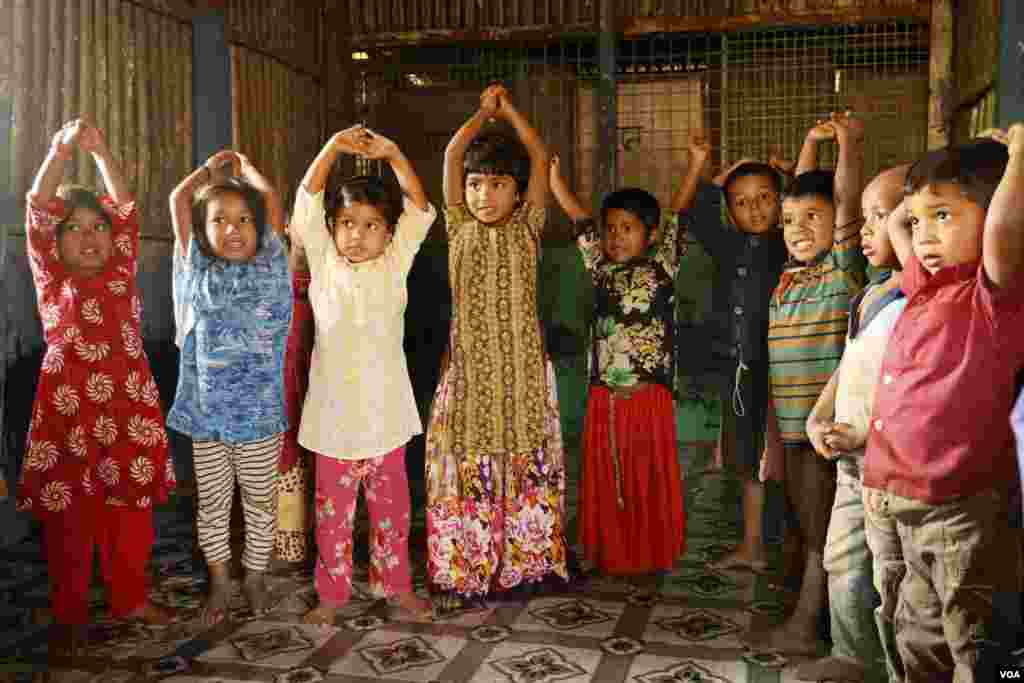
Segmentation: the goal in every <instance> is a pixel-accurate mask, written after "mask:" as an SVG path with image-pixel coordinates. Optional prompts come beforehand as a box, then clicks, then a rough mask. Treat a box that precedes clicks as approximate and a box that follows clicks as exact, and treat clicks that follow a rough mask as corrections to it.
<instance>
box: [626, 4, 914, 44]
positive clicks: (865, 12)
mask: <svg viewBox="0 0 1024 683" xmlns="http://www.w3.org/2000/svg"><path fill="white" fill-rule="evenodd" d="M931 13H932V8H931V7H930V6H929V5H928V3H927V2H917V3H914V4H913V5H908V6H905V7H890V8H885V7H865V8H853V9H849V10H843V11H839V10H836V11H833V12H814V13H805V12H790V13H770V14H766V13H762V12H757V13H750V14H744V15H741V16H732V17H623V19H622V30H623V33H624V34H625V35H626V36H627V37H629V36H639V35H644V34H647V33H726V32H729V31H742V30H744V29H755V28H757V29H761V28H772V27H785V26H829V25H842V24H867V23H877V22H882V21H894V20H908V19H909V20H914V21H922V22H926V21H928V20H929V19H930V17H931Z"/></svg>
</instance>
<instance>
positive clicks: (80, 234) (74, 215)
mask: <svg viewBox="0 0 1024 683" xmlns="http://www.w3.org/2000/svg"><path fill="white" fill-rule="evenodd" d="M57 253H58V254H60V260H61V262H62V263H63V264H64V267H66V268H67V269H68V270H69V271H70V272H72V273H74V274H76V275H86V276H92V275H98V274H100V273H101V272H103V269H104V268H105V267H106V265H107V261H108V260H109V259H110V256H111V254H113V253H114V240H113V237H112V236H111V233H110V221H109V220H108V219H107V217H106V216H104V215H102V214H100V213H97V212H96V211H95V210H93V209H88V208H86V207H84V206H79V207H77V208H76V209H75V210H74V211H72V212H71V216H69V217H68V219H67V220H66V221H64V223H63V225H61V228H60V235H59V237H58V238H57Z"/></svg>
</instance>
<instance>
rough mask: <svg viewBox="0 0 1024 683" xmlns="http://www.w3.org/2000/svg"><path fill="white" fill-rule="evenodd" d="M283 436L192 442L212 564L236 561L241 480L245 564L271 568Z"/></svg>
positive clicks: (203, 533)
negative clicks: (234, 514)
mask: <svg viewBox="0 0 1024 683" xmlns="http://www.w3.org/2000/svg"><path fill="white" fill-rule="evenodd" d="M282 437H283V435H282V434H275V435H274V436H271V437H269V438H266V439H262V440H260V441H249V442H247V443H224V442H221V441H196V442H194V443H193V445H192V451H193V458H194V460H195V472H196V485H197V487H198V489H199V515H198V517H197V520H196V522H197V523H196V526H197V527H198V530H199V547H200V548H202V550H203V554H204V555H205V556H206V563H207V564H219V563H221V562H227V561H228V560H229V559H231V543H230V540H231V529H230V524H231V503H232V502H233V500H234V496H235V482H236V481H237V482H238V488H239V490H241V492H242V512H243V514H244V516H245V550H244V551H243V553H242V566H243V567H245V568H246V569H247V570H251V571H258V572H261V571H265V570H266V569H267V565H268V564H269V563H270V554H271V552H273V550H274V533H275V532H276V531H277V461H278V459H279V458H280V456H281V445H282V443H283V438H282Z"/></svg>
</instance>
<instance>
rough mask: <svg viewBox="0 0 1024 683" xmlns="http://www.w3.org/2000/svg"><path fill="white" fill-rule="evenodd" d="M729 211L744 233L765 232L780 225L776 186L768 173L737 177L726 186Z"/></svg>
mask: <svg viewBox="0 0 1024 683" xmlns="http://www.w3.org/2000/svg"><path fill="white" fill-rule="evenodd" d="M729 213H730V214H732V220H733V222H734V223H736V227H737V228H739V229H740V230H742V231H743V232H749V233H752V234H755V235H757V234H761V233H763V232H768V231H769V230H771V229H772V228H774V227H775V226H777V225H778V224H779V190H778V185H777V184H776V183H775V181H774V179H772V178H769V177H767V176H759V175H746V176H743V177H742V178H737V179H736V180H735V181H734V182H733V183H732V185H730V186H729Z"/></svg>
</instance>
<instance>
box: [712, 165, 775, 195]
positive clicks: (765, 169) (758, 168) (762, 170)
mask: <svg viewBox="0 0 1024 683" xmlns="http://www.w3.org/2000/svg"><path fill="white" fill-rule="evenodd" d="M747 176H761V177H763V178H768V179H769V180H770V181H771V182H772V184H774V185H775V191H776V192H779V193H781V192H782V182H783V181H782V174H781V173H779V172H778V171H776V170H775V169H774V168H772V167H771V166H769V165H768V164H765V163H762V162H760V161H748V162H747V163H745V164H740V165H739V166H737V167H736V168H734V169H733V171H732V173H730V174H729V177H727V178H726V179H725V183H724V184H723V185H722V190H723V191H724V192H725V195H726V197H729V190H730V189H732V185H733V183H735V182H736V181H737V180H739V179H740V178H746V177H747Z"/></svg>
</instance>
